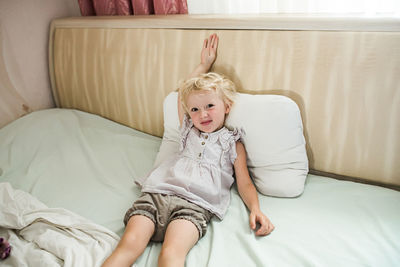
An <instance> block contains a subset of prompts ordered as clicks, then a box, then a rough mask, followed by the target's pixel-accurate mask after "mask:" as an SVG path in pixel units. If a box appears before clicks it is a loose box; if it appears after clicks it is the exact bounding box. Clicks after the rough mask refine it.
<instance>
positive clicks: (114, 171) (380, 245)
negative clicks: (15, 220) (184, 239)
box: [0, 109, 400, 266]
mask: <svg viewBox="0 0 400 267" xmlns="http://www.w3.org/2000/svg"><path fill="white" fill-rule="evenodd" d="M160 144H161V139H160V138H158V137H154V136H151V135H148V134H145V133H142V132H139V131H136V130H134V129H132V128H128V127H126V126H123V125H120V124H118V123H115V122H112V121H110V120H107V119H104V118H102V117H100V116H97V115H93V114H89V113H85V112H81V111H78V110H70V109H49V110H42V111H36V112H33V113H31V114H29V115H26V116H24V117H22V118H20V119H18V120H16V121H14V122H12V123H11V124H9V125H7V126H6V127H3V128H2V129H0V183H3V182H8V183H10V184H11V185H12V186H13V187H14V188H16V189H21V190H23V191H25V192H28V193H29V194H31V195H32V196H34V197H36V198H37V199H38V200H40V201H41V202H43V203H44V204H45V205H47V206H48V207H54V208H57V207H62V208H65V209H67V210H69V211H71V212H73V213H76V214H78V215H80V216H83V217H84V218H86V219H88V220H90V221H92V222H94V223H96V224H98V225H100V226H103V227H105V228H107V229H109V230H111V231H113V232H114V233H116V234H118V235H119V236H121V235H122V234H123V231H124V225H123V222H122V219H123V216H124V213H125V211H126V210H127V209H128V208H129V207H130V206H131V204H132V202H133V201H134V200H135V199H136V198H137V197H138V196H139V195H140V189H139V188H138V187H137V186H136V185H135V183H134V180H135V178H139V177H143V176H145V175H146V174H147V173H148V172H149V171H150V170H151V169H152V165H153V162H154V160H155V158H156V155H157V152H158V149H159V146H160ZM0 199H1V198H0ZM259 200H260V205H261V209H262V210H263V212H264V213H265V214H266V215H267V216H268V217H269V218H270V219H271V221H272V222H273V224H274V225H275V230H274V231H273V232H272V233H271V234H270V235H269V236H266V237H256V236H255V235H254V233H253V232H252V231H251V230H250V227H249V222H248V211H247V209H246V207H245V205H244V203H243V202H242V201H241V199H240V197H239V195H238V192H237V189H236V187H235V185H234V186H233V187H232V190H231V204H230V207H229V209H228V212H227V214H226V216H225V218H224V220H223V221H220V220H218V219H217V218H213V219H212V221H211V223H210V226H209V228H208V232H207V234H206V235H205V237H204V238H203V239H201V240H200V241H199V242H198V243H197V244H196V245H195V247H194V248H193V249H192V250H191V251H190V253H189V255H188V257H187V260H186V266H396V265H397V264H398V263H399V262H400V231H399V229H400V228H399V227H400V212H399V210H400V192H398V191H395V190H391V189H387V188H383V187H377V186H372V185H366V184H360V183H355V182H350V181H340V180H335V179H332V178H328V177H322V176H316V175H308V177H307V181H306V186H305V191H304V193H303V194H302V195H301V196H300V197H297V198H274V197H268V196H264V195H261V194H260V195H259ZM1 220H2V218H0V222H1ZM160 249H161V244H160V243H150V244H149V246H148V247H147V249H146V250H145V252H144V254H143V255H142V256H141V257H140V258H139V259H138V261H137V266H157V257H158V253H159V251H160ZM110 252H111V251H110ZM3 263H5V264H6V263H7V260H6V261H4V262H3Z"/></svg>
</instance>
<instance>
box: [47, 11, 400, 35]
mask: <svg viewBox="0 0 400 267" xmlns="http://www.w3.org/2000/svg"><path fill="white" fill-rule="evenodd" d="M54 27H56V28H155V29H159V28H163V29H168V28H171V29H236V30H240V29H241V30H295V31H299V30H302V31H385V32H398V31H400V17H387V16H381V17H367V16H356V15H349V16H338V15H329V14H323V15H321V14H256V15H168V16H165V15H149V16H96V17H71V18H65V19H56V20H54Z"/></svg>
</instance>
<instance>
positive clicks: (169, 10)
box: [153, 0, 188, 15]
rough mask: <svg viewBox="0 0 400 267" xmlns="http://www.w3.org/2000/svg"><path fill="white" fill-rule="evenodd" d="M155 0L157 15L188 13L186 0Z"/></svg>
mask: <svg viewBox="0 0 400 267" xmlns="http://www.w3.org/2000/svg"><path fill="white" fill-rule="evenodd" d="M153 2H154V11H155V14H156V15H166V14H187V13H188V8H187V2H186V0H154V1H153Z"/></svg>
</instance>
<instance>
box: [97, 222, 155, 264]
mask: <svg viewBox="0 0 400 267" xmlns="http://www.w3.org/2000/svg"><path fill="white" fill-rule="evenodd" d="M153 233H154V223H153V221H152V220H150V219H149V218H147V217H146V216H142V215H134V216H132V217H131V218H130V219H129V221H128V224H127V225H126V228H125V232H124V234H123V236H122V238H121V240H120V241H119V243H118V245H117V247H116V248H115V250H114V252H113V253H112V254H111V256H110V257H108V259H107V260H106V261H105V262H104V263H103V265H102V266H103V267H107V266H127V267H128V266H131V265H132V264H133V263H134V262H135V261H136V259H137V258H138V257H139V256H140V255H142V253H143V251H144V250H145V248H146V246H147V244H148V243H149V241H150V238H151V236H152V235H153Z"/></svg>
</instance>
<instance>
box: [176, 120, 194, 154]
mask: <svg viewBox="0 0 400 267" xmlns="http://www.w3.org/2000/svg"><path fill="white" fill-rule="evenodd" d="M192 128H193V122H192V120H191V119H190V118H189V116H188V115H186V114H185V115H184V116H183V119H182V125H181V128H180V129H179V131H180V135H181V142H180V148H179V151H182V150H183V149H184V148H185V146H186V139H187V137H188V135H189V132H190V130H191V129H192Z"/></svg>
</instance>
